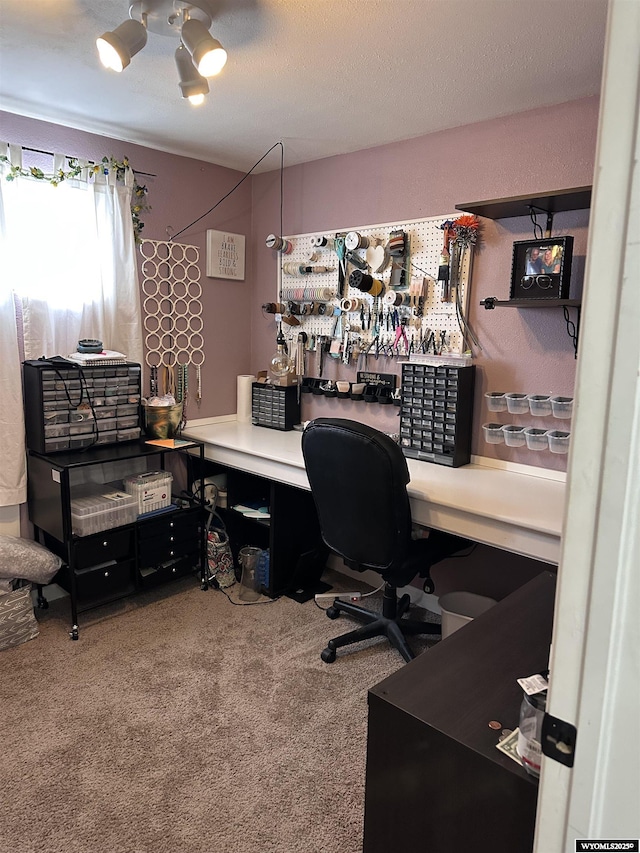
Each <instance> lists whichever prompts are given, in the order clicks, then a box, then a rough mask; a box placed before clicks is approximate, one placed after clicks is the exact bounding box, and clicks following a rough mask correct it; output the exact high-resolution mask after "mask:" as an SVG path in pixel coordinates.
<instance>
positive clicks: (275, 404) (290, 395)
mask: <svg viewBox="0 0 640 853" xmlns="http://www.w3.org/2000/svg"><path fill="white" fill-rule="evenodd" d="M251 422H252V423H253V424H254V425H255V426H266V427H271V428H272V429H282V430H290V429H293V427H294V424H299V423H300V401H299V399H298V386H297V385H266V384H265V383H264V382H254V383H253V386H252V389H251Z"/></svg>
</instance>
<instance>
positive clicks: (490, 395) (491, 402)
mask: <svg viewBox="0 0 640 853" xmlns="http://www.w3.org/2000/svg"><path fill="white" fill-rule="evenodd" d="M484 399H485V400H486V401H487V409H489V411H490V412H506V410H507V401H506V399H505V395H504V394H503V392H502V391H488V392H487V393H486V394H485V395H484Z"/></svg>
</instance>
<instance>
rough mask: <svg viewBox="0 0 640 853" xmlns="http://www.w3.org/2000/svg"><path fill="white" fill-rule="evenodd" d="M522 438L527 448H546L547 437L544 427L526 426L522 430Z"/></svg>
mask: <svg viewBox="0 0 640 853" xmlns="http://www.w3.org/2000/svg"><path fill="white" fill-rule="evenodd" d="M524 438H525V441H526V442H527V447H528V448H529V450H548V449H549V440H548V438H547V431H546V429H538V428H537V427H527V428H526V429H525V431H524Z"/></svg>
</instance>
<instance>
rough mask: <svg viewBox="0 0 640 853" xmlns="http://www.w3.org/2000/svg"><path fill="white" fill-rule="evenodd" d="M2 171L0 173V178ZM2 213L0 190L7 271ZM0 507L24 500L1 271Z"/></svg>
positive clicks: (11, 332) (6, 287)
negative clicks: (0, 450) (0, 445)
mask: <svg viewBox="0 0 640 853" xmlns="http://www.w3.org/2000/svg"><path fill="white" fill-rule="evenodd" d="M1 180H2V174H0V181H1ZM4 233H5V216H4V205H3V199H2V192H1V191H0V269H2V270H6V268H7V265H6V257H5V255H6V253H5V248H6V241H5V239H4ZM0 401H1V405H0V435H1V436H2V453H1V454H0V506H15V505H17V504H21V503H24V502H25V500H26V499H27V473H26V465H25V457H24V419H23V416H22V377H21V374H20V351H19V349H18V331H17V328H16V314H15V308H14V304H13V294H12V292H11V284H10V280H9V276H7V275H6V274H5V273H0Z"/></svg>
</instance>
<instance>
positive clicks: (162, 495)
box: [122, 471, 173, 515]
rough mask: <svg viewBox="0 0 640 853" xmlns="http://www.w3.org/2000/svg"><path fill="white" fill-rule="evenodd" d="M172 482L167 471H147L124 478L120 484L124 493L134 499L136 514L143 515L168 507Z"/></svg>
mask: <svg viewBox="0 0 640 853" xmlns="http://www.w3.org/2000/svg"><path fill="white" fill-rule="evenodd" d="M172 481H173V476H172V475H171V473H170V472H168V471H147V472H146V473H144V474H132V475H131V476H130V477H125V478H124V480H123V481H122V483H123V485H124V489H125V492H127V493H128V494H129V495H132V496H133V498H134V499H135V504H136V507H137V514H138V515H144V514H145V513H147V512H155V511H156V510H158V509H163V508H164V507H167V506H170V504H171V483H172Z"/></svg>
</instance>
